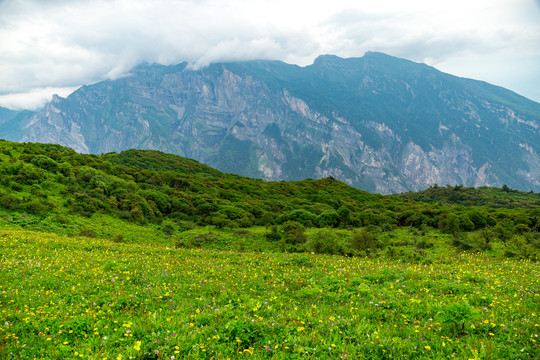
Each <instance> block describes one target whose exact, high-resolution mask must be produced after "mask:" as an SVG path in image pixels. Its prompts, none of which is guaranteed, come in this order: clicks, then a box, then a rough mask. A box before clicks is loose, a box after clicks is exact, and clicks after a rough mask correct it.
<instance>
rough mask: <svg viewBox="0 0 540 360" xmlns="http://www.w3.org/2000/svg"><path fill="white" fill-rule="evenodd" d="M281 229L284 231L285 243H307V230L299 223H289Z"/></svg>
mask: <svg viewBox="0 0 540 360" xmlns="http://www.w3.org/2000/svg"><path fill="white" fill-rule="evenodd" d="M281 229H282V231H283V235H284V237H283V240H284V241H285V243H287V244H293V245H297V244H303V243H305V242H306V235H305V234H304V231H306V228H305V227H304V225H302V224H300V223H299V222H297V221H287V222H286V223H285V224H283V225H282V227H281Z"/></svg>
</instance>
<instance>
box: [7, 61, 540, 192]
mask: <svg viewBox="0 0 540 360" xmlns="http://www.w3.org/2000/svg"><path fill="white" fill-rule="evenodd" d="M539 119H540V104H538V103H535V102H534V101H532V100H528V99H526V98H524V97H521V96H520V95H517V94H515V93H513V92H511V91H509V90H506V89H503V88H500V87H497V86H494V85H490V84H487V83H484V82H481V81H477V80H471V79H464V78H459V77H456V76H453V75H450V74H445V73H443V72H440V71H439V70H437V69H434V68H432V67H429V66H428V65H425V64H418V63H414V62H412V61H409V60H404V59H399V58H395V57H392V56H389V55H386V54H382V53H376V52H368V53H366V55H364V56H363V57H360V58H349V59H343V58H340V57H337V56H335V55H322V56H320V57H318V58H317V59H316V60H315V61H314V63H313V64H311V65H308V66H306V67H299V66H297V65H290V64H286V63H284V62H280V61H265V60H255V61H245V62H228V63H218V64H211V65H209V66H208V67H206V68H204V69H199V70H194V69H190V68H189V67H188V65H187V64H186V63H182V64H178V65H174V66H163V65H155V64H144V65H140V66H138V67H136V68H135V69H134V70H133V71H132V72H131V74H130V75H129V76H126V77H124V78H120V79H117V80H106V81H103V82H100V83H97V84H92V85H88V86H83V87H81V88H80V89H78V90H77V91H75V92H74V93H73V94H71V95H70V96H68V97H67V98H66V99H62V98H59V97H57V98H54V99H53V100H52V101H51V102H50V103H49V104H48V105H47V106H46V107H45V108H44V109H43V110H41V111H39V112H36V113H34V114H32V116H30V117H27V118H26V120H25V121H22V122H21V121H19V123H18V124H19V125H18V126H19V129H18V131H14V130H11V132H10V133H9V135H10V136H9V137H8V140H13V141H44V142H54V143H59V144H63V145H66V146H69V147H72V148H74V149H75V150H77V151H81V152H91V153H105V152H111V151H121V150H126V149H129V148H148V149H155V150H160V151H164V152H170V153H174V154H178V155H181V156H186V157H190V158H194V159H196V160H198V161H201V162H203V163H205V164H208V165H210V166H213V167H216V168H217V169H219V170H222V171H225V172H234V173H238V174H240V175H246V176H250V177H260V178H263V179H265V180H300V179H303V178H322V177H327V176H333V177H335V178H337V179H340V180H343V181H344V182H346V183H348V184H349V185H353V186H355V187H359V188H362V189H365V190H368V191H371V192H380V193H396V192H404V191H408V190H419V189H424V188H427V187H429V186H431V185H433V184H435V183H439V184H451V185H457V184H463V185H465V186H482V185H487V186H501V185H502V184H508V185H509V186H511V187H513V188H517V189H523V190H534V191H539V190H540V182H539V180H538V179H540V156H539V153H540V149H539V147H538V141H537V140H538V138H539V137H540V132H539V128H540V120H539ZM0 124H2V125H0V130H1V131H2V134H4V129H5V128H6V126H3V122H2V121H0Z"/></svg>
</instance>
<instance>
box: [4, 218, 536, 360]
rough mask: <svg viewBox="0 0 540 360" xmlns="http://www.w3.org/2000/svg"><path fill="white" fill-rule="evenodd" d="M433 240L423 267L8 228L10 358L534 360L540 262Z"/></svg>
mask: <svg viewBox="0 0 540 360" xmlns="http://www.w3.org/2000/svg"><path fill="white" fill-rule="evenodd" d="M259 230H260V232H262V229H259ZM198 231H199V233H200V232H201V231H202V230H198ZM204 231H206V232H207V233H213V234H217V235H216V236H221V237H222V238H223V239H225V240H223V241H229V246H230V247H234V246H233V245H232V244H233V243H234V239H236V241H237V243H238V244H241V243H242V241H244V240H242V239H243V238H245V236H246V235H247V234H246V233H245V232H244V233H241V234H236V235H235V234H234V233H222V234H221V235H220V234H219V233H216V231H214V232H212V231H211V230H208V229H206V230H204ZM199 233H193V234H192V236H193V237H194V238H196V237H197V236H200V235H201V234H199ZM253 233H254V234H256V233H257V229H254V230H253ZM197 234H198V235H197ZM241 235H242V236H243V237H242V236H241ZM432 235H433V236H434V237H433V238H430V241H433V242H434V243H435V248H440V251H439V252H437V251H432V252H430V253H428V255H426V256H425V257H423V258H419V259H417V261H414V259H413V260H411V259H404V258H400V257H399V256H398V255H396V256H395V257H394V258H392V257H390V256H388V254H385V255H384V256H383V255H377V254H371V256H363V257H345V256H333V255H320V254H311V253H283V252H276V251H269V252H263V251H259V252H254V251H251V250H250V249H244V250H242V249H240V250H239V249H235V250H228V251H224V250H216V249H212V248H211V247H201V248H184V247H176V246H174V244H173V243H169V244H167V243H165V242H156V243H153V244H152V243H147V242H146V241H141V242H139V243H137V242H131V241H130V242H128V241H124V242H118V241H113V240H114V239H113V240H111V239H102V238H99V237H95V238H89V237H80V236H67V235H58V234H50V233H43V232H38V231H29V230H20V229H17V228H13V227H12V228H10V227H4V228H3V229H2V230H0V273H1V274H2V276H0V312H1V317H2V322H1V323H0V358H2V359H76V358H77V359H183V358H187V359H227V358H230V359H239V358H268V359H270V358H272V359H295V358H298V359H299V358H302V359H310V358H319V359H329V358H332V359H338V358H349V359H390V358H392V359H394V358H395V359H440V358H454V359H538V358H539V357H540V347H539V341H540V339H539V338H538V334H539V333H540V329H539V324H538V317H539V315H540V266H539V265H538V263H536V262H532V261H530V260H512V259H508V260H504V259H499V258H494V257H491V256H488V255H487V254H485V253H460V252H457V251H456V250H454V249H453V248H452V247H451V245H448V246H447V247H445V244H446V242H447V241H448V239H447V238H446V237H445V236H446V235H444V234H440V236H439V234H432ZM406 236H407V234H406V233H405V232H403V233H401V234H399V233H398V234H397V236H396V237H397V238H402V239H403V238H404V237H406ZM429 236H430V235H429V234H428V237H429ZM437 236H439V237H437ZM414 237H415V235H414V234H413V235H410V238H411V239H412V238H414ZM227 239H228V240H227ZM235 246H236V245H235ZM430 250H433V249H430ZM403 253H406V252H403Z"/></svg>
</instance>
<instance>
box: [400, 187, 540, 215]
mask: <svg viewBox="0 0 540 360" xmlns="http://www.w3.org/2000/svg"><path fill="white" fill-rule="evenodd" d="M400 197H401V198H404V199H409V200H413V201H422V202H427V203H441V204H446V205H464V206H487V207H491V208H509V209H515V208H528V209H540V193H536V194H535V193H533V192H532V191H529V192H525V191H519V190H514V189H510V188H509V187H508V186H506V185H503V187H502V188H494V187H487V186H481V187H478V188H468V187H463V186H459V185H458V186H450V185H448V186H446V187H440V186H432V187H430V188H429V189H426V190H422V191H417V192H407V193H404V194H401V195H400Z"/></svg>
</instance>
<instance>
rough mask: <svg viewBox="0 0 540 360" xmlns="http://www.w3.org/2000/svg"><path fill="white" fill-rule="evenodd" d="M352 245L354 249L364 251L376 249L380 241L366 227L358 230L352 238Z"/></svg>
mask: <svg viewBox="0 0 540 360" xmlns="http://www.w3.org/2000/svg"><path fill="white" fill-rule="evenodd" d="M350 245H351V248H352V249H353V250H356V251H364V250H368V249H375V248H376V247H377V246H378V241H377V239H376V238H375V236H373V235H372V234H370V233H369V232H367V231H366V230H365V229H360V230H356V231H355V232H354V233H353V234H352V235H351V238H350Z"/></svg>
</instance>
